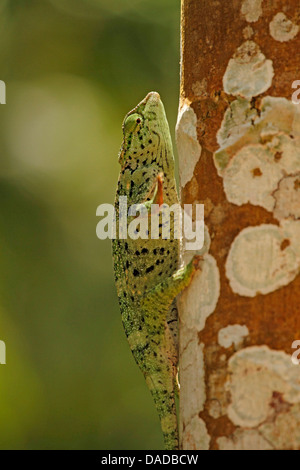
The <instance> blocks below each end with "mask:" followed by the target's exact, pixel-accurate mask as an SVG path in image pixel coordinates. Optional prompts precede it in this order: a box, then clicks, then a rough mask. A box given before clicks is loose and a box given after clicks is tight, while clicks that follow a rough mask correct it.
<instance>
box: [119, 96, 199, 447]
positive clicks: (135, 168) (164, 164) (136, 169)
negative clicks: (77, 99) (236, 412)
mask: <svg viewBox="0 0 300 470" xmlns="http://www.w3.org/2000/svg"><path fill="white" fill-rule="evenodd" d="M123 134H124V140H123V145H122V147H121V151H120V154H119V163H120V165H121V172H120V177H119V181H118V189H117V194H116V200H115V210H116V221H117V234H118V231H119V230H118V222H119V196H127V202H128V207H130V206H131V205H132V204H140V203H146V206H147V208H148V211H150V207H151V203H157V202H158V201H159V203H160V204H161V196H162V197H163V203H166V204H168V205H169V206H171V205H172V204H174V203H178V202H179V201H178V195H177V191H176V183H175V177H174V157H173V149H172V142H171V136H170V131H169V126H168V122H167V118H166V115H165V111H164V107H163V104H162V102H161V100H160V97H159V95H158V94H157V93H155V92H152V93H149V94H148V95H147V96H146V98H145V99H144V100H143V101H142V102H141V103H140V104H139V105H138V106H137V107H136V108H134V109H133V110H132V111H131V112H130V113H128V114H127V116H126V118H125V120H124V123H123ZM160 182H161V183H160ZM159 183H160V184H159ZM159 198H160V199H159ZM138 215H139V214H138ZM149 215H150V214H149V213H148V217H149ZM149 219H150V217H149ZM131 220H133V218H132V217H131V218H129V217H128V224H129V223H130V221H131ZM149 227H150V223H149ZM150 229H151V227H150ZM150 229H149V230H150ZM150 233H151V232H150ZM179 249H180V241H179V240H176V239H174V227H173V226H172V224H171V233H170V239H168V240H163V239H162V238H161V229H160V237H159V239H157V240H151V238H150V237H149V239H147V240H144V239H141V238H139V239H137V240H132V239H131V238H129V237H128V238H127V239H126V240H123V239H116V240H113V257H114V270H115V282H116V287H117V293H118V297H119V303H120V309H121V314H122V321H123V325H124V329H125V333H126V336H127V338H128V342H129V345H130V348H131V350H132V353H133V356H134V358H135V360H136V362H137V364H138V366H139V367H140V369H141V371H142V372H143V374H144V376H145V379H146V383H147V385H148V387H149V389H150V391H151V393H152V396H153V399H154V402H155V405H156V408H157V411H158V415H159V418H160V422H161V428H162V431H163V435H164V443H165V449H178V425H177V415H176V406H175V390H176V375H177V362H178V342H177V309H176V303H175V298H176V296H177V295H178V294H179V293H180V292H181V291H182V290H183V289H184V288H185V287H187V286H188V285H189V283H190V281H191V279H192V277H193V275H194V273H195V272H196V270H197V269H199V263H198V261H199V257H195V258H194V259H193V261H191V262H190V263H189V264H188V265H187V266H185V267H183V268H181V269H178V261H179Z"/></svg>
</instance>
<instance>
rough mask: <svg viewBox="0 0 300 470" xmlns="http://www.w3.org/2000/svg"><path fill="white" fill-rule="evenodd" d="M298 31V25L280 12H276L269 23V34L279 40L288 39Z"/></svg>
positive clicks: (292, 37) (293, 36)
mask: <svg viewBox="0 0 300 470" xmlns="http://www.w3.org/2000/svg"><path fill="white" fill-rule="evenodd" d="M298 33H299V26H298V25H297V24H294V23H293V22H292V21H291V20H289V19H288V18H287V17H286V15H285V14H284V13H282V12H280V13H277V14H276V15H275V16H274V18H273V19H272V21H271V23H270V34H271V36H272V38H273V39H275V40H276V41H280V42H285V41H290V40H291V39H294V38H295V37H296V36H297V34H298Z"/></svg>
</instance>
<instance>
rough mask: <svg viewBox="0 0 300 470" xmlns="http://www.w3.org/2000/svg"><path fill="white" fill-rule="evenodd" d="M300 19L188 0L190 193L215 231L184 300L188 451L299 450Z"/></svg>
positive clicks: (278, 9) (184, 132)
mask: <svg viewBox="0 0 300 470" xmlns="http://www.w3.org/2000/svg"><path fill="white" fill-rule="evenodd" d="M299 25H300V4H299V0H273V1H272V0H232V1H230V2H227V1H220V0H206V1H205V0H183V4H182V64H181V67H182V69H181V96H180V110H179V117H178V124H177V133H176V134H177V146H178V152H179V166H180V179H181V196H182V203H185V204H186V203H193V204H199V203H202V204H204V206H205V225H206V232H205V246H204V248H203V249H202V253H203V261H202V265H203V266H202V267H203V269H202V272H201V273H200V274H198V275H197V277H195V279H194V281H193V283H192V285H191V286H190V288H189V289H187V290H186V291H185V292H184V293H183V294H182V296H181V298H180V300H179V310H180V383H181V399H180V411H181V412H180V415H181V417H180V420H181V426H180V430H181V447H182V448H183V449H236V450H237V449H300V365H299V364H298V363H299V360H298V355H297V349H296V348H297V347H299V344H300V342H299V343H297V342H295V341H296V340H300V276H299V271H300V242H299V240H300V105H299V104H296V103H297V100H296V99H293V98H292V95H293V93H294V97H296V95H297V90H295V89H294V88H296V85H297V84H295V81H296V80H297V79H298V80H300V33H299V30H300V27H299ZM293 86H294V88H293ZM298 89H299V82H298ZM298 96H299V93H298ZM191 254H192V253H190V252H186V253H185V257H190V256H191ZM293 348H294V349H293ZM292 356H293V357H292Z"/></svg>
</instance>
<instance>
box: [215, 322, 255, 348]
mask: <svg viewBox="0 0 300 470" xmlns="http://www.w3.org/2000/svg"><path fill="white" fill-rule="evenodd" d="M248 335H249V330H248V328H247V326H246V325H238V324H236V325H228V326H226V327H225V328H221V330H219V332H218V343H219V345H220V346H222V347H223V348H230V346H232V345H234V346H235V347H236V348H237V347H239V346H240V345H241V344H242V343H243V340H244V338H245V337H246V336H248Z"/></svg>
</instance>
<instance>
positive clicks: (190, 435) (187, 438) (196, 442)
mask: <svg viewBox="0 0 300 470" xmlns="http://www.w3.org/2000/svg"><path fill="white" fill-rule="evenodd" d="M209 444H210V436H209V434H208V432H207V428H206V424H205V422H204V421H203V419H201V418H199V416H198V415H197V416H194V417H193V419H192V420H191V421H190V423H189V424H188V425H187V427H186V429H185V432H184V435H183V439H182V447H183V449H184V450H209Z"/></svg>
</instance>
